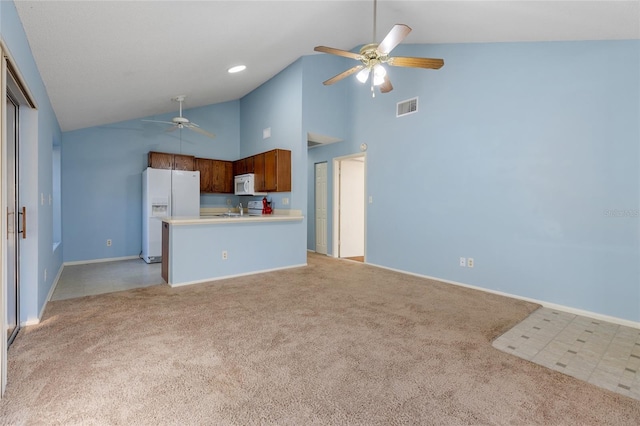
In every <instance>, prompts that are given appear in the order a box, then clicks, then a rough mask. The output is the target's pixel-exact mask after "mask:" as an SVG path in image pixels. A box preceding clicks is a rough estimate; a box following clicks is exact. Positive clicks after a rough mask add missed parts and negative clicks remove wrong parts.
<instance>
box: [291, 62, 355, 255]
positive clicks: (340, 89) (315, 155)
mask: <svg viewBox="0 0 640 426" xmlns="http://www.w3.org/2000/svg"><path fill="white" fill-rule="evenodd" d="M357 64H358V63H357V62H356V61H354V60H352V59H346V58H342V57H338V56H333V55H311V56H305V57H304V58H303V65H304V74H303V105H304V106H303V110H302V112H303V130H304V132H305V134H306V133H307V132H311V133H318V134H321V135H325V136H331V137H334V138H338V139H341V140H342V141H341V142H336V143H334V144H331V145H327V146H317V147H315V148H312V149H309V150H308V154H307V193H308V194H309V196H308V197H307V223H308V226H307V248H308V249H310V250H315V245H316V235H315V169H314V164H315V163H320V162H325V161H326V162H327V163H328V168H327V173H328V180H327V185H328V187H332V186H333V163H332V162H331V160H330V159H332V158H335V157H339V156H342V155H346V154H351V153H352V152H353V149H354V148H353V144H352V143H349V140H348V132H349V130H350V123H351V111H352V106H351V98H352V96H351V90H352V87H354V86H355V85H356V84H358V83H357V82H356V81H355V79H354V78H347V79H344V80H342V81H340V82H337V83H334V84H332V85H329V86H325V85H323V84H322V82H323V81H325V80H327V79H329V78H331V77H333V76H334V75H337V74H339V73H341V72H343V71H345V70H347V69H349V68H351V67H352V66H354V65H357ZM357 87H358V88H359V84H358V86H357ZM329 194H331V192H329ZM327 202H328V204H327V207H328V212H331V211H332V209H333V198H332V197H329V199H328V200H327ZM332 226H333V215H332V214H331V213H329V214H328V215H327V227H328V229H329V230H331V229H332ZM332 241H333V238H332V235H329V236H328V240H327V242H328V253H329V254H331V249H332Z"/></svg>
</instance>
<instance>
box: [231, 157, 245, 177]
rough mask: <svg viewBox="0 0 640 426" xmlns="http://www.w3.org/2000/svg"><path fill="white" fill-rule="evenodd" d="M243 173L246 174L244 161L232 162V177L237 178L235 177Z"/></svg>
mask: <svg viewBox="0 0 640 426" xmlns="http://www.w3.org/2000/svg"><path fill="white" fill-rule="evenodd" d="M245 173H247V172H246V163H245V161H244V159H242V160H236V161H234V162H233V175H234V176H237V175H243V174H245Z"/></svg>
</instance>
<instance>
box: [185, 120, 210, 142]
mask: <svg viewBox="0 0 640 426" xmlns="http://www.w3.org/2000/svg"><path fill="white" fill-rule="evenodd" d="M193 124H194V123H190V124H189V125H185V127H186V128H187V129H190V130H193V131H194V132H197V133H200V134H201V135H205V136H207V137H209V138H211V139H215V137H216V135H214V134H213V133H209V132H207V131H206V130H204V129H201V128H200V126H198V125H197V124H196V125H193Z"/></svg>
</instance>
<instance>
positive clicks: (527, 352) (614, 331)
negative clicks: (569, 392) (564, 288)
mask: <svg viewBox="0 0 640 426" xmlns="http://www.w3.org/2000/svg"><path fill="white" fill-rule="evenodd" d="M493 347H494V348H496V349H499V350H501V351H504V352H507V353H511V354H513V355H516V356H518V357H520V358H524V359H526V360H529V361H531V362H534V363H536V364H539V365H542V366H545V367H547V368H551V369H552V370H556V371H560V372H562V373H565V374H568V375H569V376H573V377H575V378H577V379H580V380H584V381H586V382H589V383H592V384H594V385H596V386H599V387H602V388H605V389H609V390H611V391H614V392H617V393H620V394H623V395H626V396H629V397H632V398H635V399H638V400H640V329H637V328H631V327H626V326H623V325H618V324H613V323H609V322H605V321H600V320H595V319H593V318H588V317H583V316H580V315H574V314H569V313H566V312H561V311H557V310H553V309H548V308H540V309H538V310H537V311H535V312H533V313H532V314H531V315H530V316H529V317H527V318H526V319H525V320H524V321H522V322H521V323H519V324H518V325H516V326H515V327H513V328H512V329H511V330H509V331H507V332H506V333H505V334H503V335H502V336H500V337H498V338H497V339H496V340H495V341H494V342H493Z"/></svg>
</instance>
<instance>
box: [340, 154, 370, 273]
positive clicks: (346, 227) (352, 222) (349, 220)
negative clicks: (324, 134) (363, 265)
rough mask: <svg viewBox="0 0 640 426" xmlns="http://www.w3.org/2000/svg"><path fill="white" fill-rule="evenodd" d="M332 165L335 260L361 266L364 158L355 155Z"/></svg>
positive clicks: (364, 223) (364, 210)
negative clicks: (337, 258)
mask: <svg viewBox="0 0 640 426" xmlns="http://www.w3.org/2000/svg"><path fill="white" fill-rule="evenodd" d="M333 161H334V162H333V166H334V204H333V218H334V219H333V223H334V226H333V230H334V232H333V252H334V255H335V257H339V258H347V259H351V260H357V261H360V262H364V261H365V256H366V253H365V247H366V232H365V230H366V209H365V198H366V186H365V181H366V179H365V174H366V156H365V154H355V155H350V156H346V157H339V158H336V159H334V160H333Z"/></svg>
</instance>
